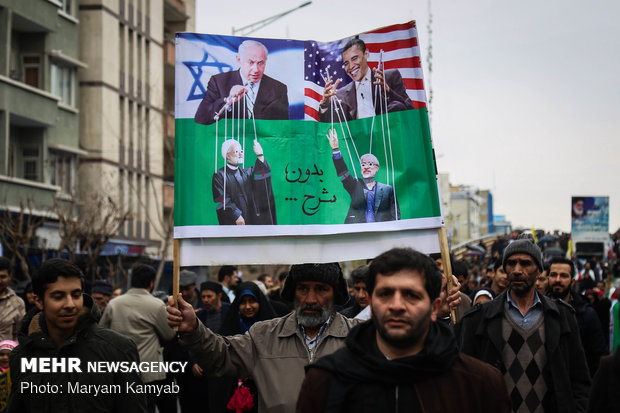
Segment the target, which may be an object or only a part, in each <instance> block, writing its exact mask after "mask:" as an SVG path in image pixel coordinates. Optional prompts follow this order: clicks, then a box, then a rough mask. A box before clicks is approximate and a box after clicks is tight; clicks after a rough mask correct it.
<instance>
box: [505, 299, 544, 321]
mask: <svg viewBox="0 0 620 413" xmlns="http://www.w3.org/2000/svg"><path fill="white" fill-rule="evenodd" d="M505 306H506V310H508V314H509V315H510V317H511V318H512V320H513V321H514V322H515V323H517V325H519V326H520V327H521V328H523V329H525V330H529V329H530V328H531V327H532V326H533V325H534V324H536V322H538V320H539V319H540V317H541V316H542V313H543V308H542V302H541V301H540V298H538V291H536V292H535V293H534V303H533V304H532V305H531V307H530V308H529V309H528V310H527V312H526V313H525V314H523V313H522V312H521V310H519V307H517V305H516V304H515V303H514V301H513V300H512V297H511V296H510V290H508V292H507V293H506V304H505Z"/></svg>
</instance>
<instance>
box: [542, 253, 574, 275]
mask: <svg viewBox="0 0 620 413" xmlns="http://www.w3.org/2000/svg"><path fill="white" fill-rule="evenodd" d="M553 264H567V265H570V275H571V277H573V276H574V275H575V263H574V262H573V261H572V260H569V259H568V258H565V257H553V258H551V259H550V260H549V271H551V266H552V265H553ZM547 275H549V274H547Z"/></svg>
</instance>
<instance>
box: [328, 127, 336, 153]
mask: <svg viewBox="0 0 620 413" xmlns="http://www.w3.org/2000/svg"><path fill="white" fill-rule="evenodd" d="M325 136H327V139H328V140H329V146H331V147H332V149H333V150H335V151H337V150H338V147H339V145H338V134H337V133H336V129H334V128H332V129H330V130H329V134H328V135H325Z"/></svg>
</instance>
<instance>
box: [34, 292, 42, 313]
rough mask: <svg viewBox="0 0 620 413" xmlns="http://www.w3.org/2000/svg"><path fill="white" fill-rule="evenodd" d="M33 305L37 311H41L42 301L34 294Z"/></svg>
mask: <svg viewBox="0 0 620 413" xmlns="http://www.w3.org/2000/svg"><path fill="white" fill-rule="evenodd" d="M34 305H36V306H37V308H38V309H39V310H41V311H43V300H41V299H40V298H39V296H38V295H36V294H35V295H34Z"/></svg>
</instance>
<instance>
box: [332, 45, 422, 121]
mask: <svg viewBox="0 0 620 413" xmlns="http://www.w3.org/2000/svg"><path fill="white" fill-rule="evenodd" d="M369 55H370V53H369V51H368V50H367V49H366V44H365V43H364V41H363V40H361V39H352V40H351V41H349V42H348V43H347V44H346V45H345V46H344V48H343V50H342V62H343V66H344V70H345V71H346V72H347V74H348V75H349V77H350V78H351V79H352V80H353V82H351V83H349V84H348V85H346V86H344V87H342V88H340V89H337V88H338V85H339V84H340V82H341V79H337V80H336V81H334V79H332V78H329V79H328V80H327V83H326V84H325V89H324V90H323V98H322V99H321V102H320V120H321V122H328V121H331V113H330V110H331V103H332V102H331V100H332V97H333V96H336V97H337V98H338V100H339V101H340V103H338V102H335V106H336V109H337V110H340V105H342V109H343V111H344V117H345V119H346V120H353V119H361V118H367V117H370V116H375V115H380V114H382V113H384V112H385V105H386V103H385V100H383V99H384V97H386V98H387V112H398V111H401V110H407V109H413V104H412V103H411V99H410V98H409V96H408V95H407V90H406V88H405V83H404V82H403V78H402V76H401V75H400V72H399V71H398V69H388V70H383V69H382V68H374V69H370V67H369V66H368V57H369ZM376 86H378V91H379V92H380V93H381V96H376V92H375V89H377V88H376ZM333 118H334V121H335V122H340V119H338V117H337V115H336V114H334V115H333Z"/></svg>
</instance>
